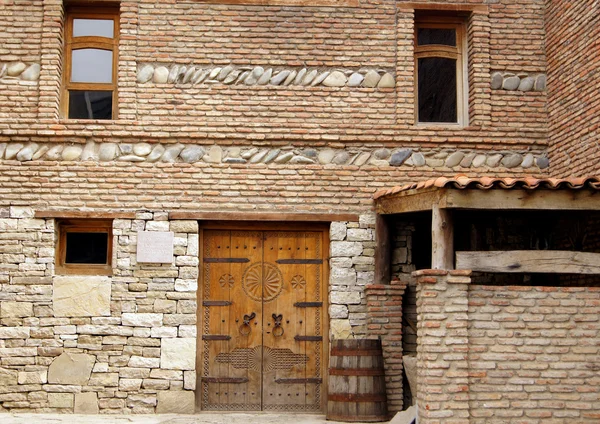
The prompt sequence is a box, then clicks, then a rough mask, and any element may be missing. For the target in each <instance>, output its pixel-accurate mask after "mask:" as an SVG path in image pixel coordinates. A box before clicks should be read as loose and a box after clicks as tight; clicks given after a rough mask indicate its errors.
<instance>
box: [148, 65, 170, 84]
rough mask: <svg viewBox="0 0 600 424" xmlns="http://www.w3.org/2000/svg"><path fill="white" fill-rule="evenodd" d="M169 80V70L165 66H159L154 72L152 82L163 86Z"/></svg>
mask: <svg viewBox="0 0 600 424" xmlns="http://www.w3.org/2000/svg"><path fill="white" fill-rule="evenodd" d="M168 80H169V70H168V69H167V68H166V67H165V66H159V67H158V68H156V69H155V70H154V76H153V77H152V82H154V83H155V84H165V83H166V82H167V81H168Z"/></svg>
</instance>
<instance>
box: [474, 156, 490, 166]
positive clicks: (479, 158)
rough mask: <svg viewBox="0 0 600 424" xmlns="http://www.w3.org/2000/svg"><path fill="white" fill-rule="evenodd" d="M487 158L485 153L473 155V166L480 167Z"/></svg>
mask: <svg viewBox="0 0 600 424" xmlns="http://www.w3.org/2000/svg"><path fill="white" fill-rule="evenodd" d="M486 160H487V156H486V155H477V156H475V159H473V167H475V168H481V167H482V166H483V165H485V161H486Z"/></svg>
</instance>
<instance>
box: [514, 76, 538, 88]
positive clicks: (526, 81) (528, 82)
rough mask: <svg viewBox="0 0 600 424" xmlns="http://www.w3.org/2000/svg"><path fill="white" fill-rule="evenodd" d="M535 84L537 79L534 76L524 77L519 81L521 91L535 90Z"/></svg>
mask: <svg viewBox="0 0 600 424" xmlns="http://www.w3.org/2000/svg"><path fill="white" fill-rule="evenodd" d="M534 84H535V79H534V78H533V77H527V78H523V79H522V80H521V82H520V83H519V88H518V90H519V91H531V90H533V85H534Z"/></svg>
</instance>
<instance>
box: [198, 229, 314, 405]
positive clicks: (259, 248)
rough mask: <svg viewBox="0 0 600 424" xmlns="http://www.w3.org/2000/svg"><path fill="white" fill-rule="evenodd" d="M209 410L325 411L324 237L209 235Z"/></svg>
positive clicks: (205, 299) (205, 389)
mask: <svg viewBox="0 0 600 424" xmlns="http://www.w3.org/2000/svg"><path fill="white" fill-rule="evenodd" d="M203 240H204V242H203V258H204V259H203V275H202V279H203V281H202V291H203V293H202V309H201V310H202V313H201V319H202V338H203V340H202V349H201V351H202V370H201V375H200V377H201V388H202V394H201V399H202V408H203V409H205V410H279V411H319V410H320V409H321V404H322V402H321V386H322V383H323V381H322V378H323V376H322V374H323V369H322V368H323V367H322V357H323V353H324V352H323V340H322V338H323V334H322V322H321V321H322V320H321V318H322V317H321V315H322V313H323V302H322V298H321V296H322V294H321V290H322V280H323V261H322V255H323V251H322V246H321V243H322V233H321V232H318V231H315V232H299V231H286V232H277V231H262V232H257V231H254V232H250V231H222V230H219V231H217V230H205V231H204V234H203Z"/></svg>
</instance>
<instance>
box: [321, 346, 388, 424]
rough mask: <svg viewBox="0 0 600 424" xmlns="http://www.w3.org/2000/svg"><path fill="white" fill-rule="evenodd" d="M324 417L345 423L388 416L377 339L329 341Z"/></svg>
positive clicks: (382, 369)
mask: <svg viewBox="0 0 600 424" xmlns="http://www.w3.org/2000/svg"><path fill="white" fill-rule="evenodd" d="M327 419H328V420H334V421H346V422H377V421H387V420H388V419H389V416H388V410H387V396H386V394H385V371H384V368H383V354H382V351H381V341H379V340H334V341H333V342H332V343H331V358H330V361H329V393H328V397H327Z"/></svg>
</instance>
